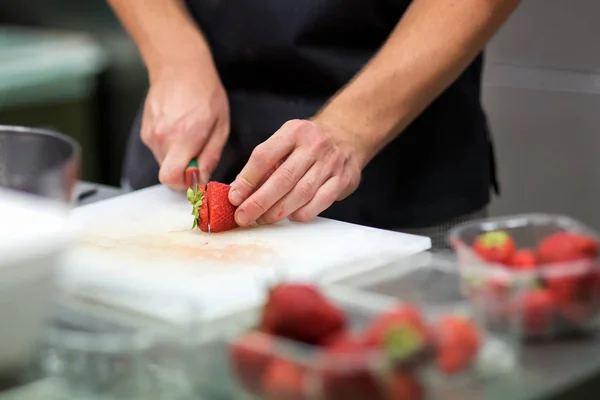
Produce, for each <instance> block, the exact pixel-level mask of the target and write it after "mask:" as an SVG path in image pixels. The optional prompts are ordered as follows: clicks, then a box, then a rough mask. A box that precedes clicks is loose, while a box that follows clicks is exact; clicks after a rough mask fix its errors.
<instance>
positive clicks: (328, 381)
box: [317, 335, 384, 400]
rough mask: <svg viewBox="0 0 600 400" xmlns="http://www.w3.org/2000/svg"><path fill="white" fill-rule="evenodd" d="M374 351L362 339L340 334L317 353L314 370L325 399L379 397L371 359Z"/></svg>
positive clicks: (379, 389)
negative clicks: (320, 353)
mask: <svg viewBox="0 0 600 400" xmlns="http://www.w3.org/2000/svg"><path fill="white" fill-rule="evenodd" d="M377 355H378V352H377V350H376V349H374V348H373V347H372V346H369V345H367V344H366V343H365V342H364V341H362V340H360V339H358V338H356V337H353V336H350V335H340V336H338V338H337V339H336V340H334V341H332V342H331V343H330V344H329V346H328V347H327V348H326V349H325V351H324V352H323V354H322V355H321V357H320V359H319V361H318V363H317V370H318V372H319V375H318V376H319V377H320V378H321V389H322V391H323V397H324V399H326V400H363V399H369V400H379V399H381V400H383V399H384V397H383V393H382V391H381V388H380V385H379V382H378V380H377V376H376V375H375V373H374V371H373V370H372V365H371V362H372V360H373V357H374V356H377Z"/></svg>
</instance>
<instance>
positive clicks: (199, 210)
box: [187, 185, 208, 232]
mask: <svg viewBox="0 0 600 400" xmlns="http://www.w3.org/2000/svg"><path fill="white" fill-rule="evenodd" d="M187 199H188V201H189V202H190V203H192V206H193V207H192V215H193V216H194V222H193V224H192V229H196V228H199V229H200V230H201V231H202V232H208V200H207V199H206V185H202V186H196V189H195V190H194V189H192V188H188V190H187Z"/></svg>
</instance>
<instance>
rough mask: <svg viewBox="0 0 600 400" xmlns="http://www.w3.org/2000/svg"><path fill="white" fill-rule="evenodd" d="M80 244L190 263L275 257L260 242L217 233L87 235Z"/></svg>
mask: <svg viewBox="0 0 600 400" xmlns="http://www.w3.org/2000/svg"><path fill="white" fill-rule="evenodd" d="M78 246H79V247H83V248H86V249H90V250H95V251H101V252H103V253H112V254H122V255H123V256H131V257H135V258H136V259H140V258H141V259H151V260H154V261H155V260H156V259H157V258H165V259H167V260H171V261H173V260H181V261H186V262H190V261H192V262H194V261H208V262H219V263H223V264H238V263H243V264H248V263H260V262H261V261H263V262H264V261H265V259H269V258H272V257H273V256H274V254H275V252H274V251H273V249H272V248H270V247H269V246H267V245H266V244H263V243H261V242H260V241H253V242H249V243H231V242H228V241H226V240H223V239H222V238H220V237H218V236H217V235H210V236H209V235H206V234H202V233H197V232H190V231H189V230H187V231H171V232H167V233H157V234H129V235H123V236H121V237H115V236H114V235H111V236H108V235H106V236H105V235H102V234H87V235H85V236H84V237H82V238H81V239H80V240H79V241H78Z"/></svg>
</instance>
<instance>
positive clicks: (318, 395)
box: [189, 288, 426, 400]
mask: <svg viewBox="0 0 600 400" xmlns="http://www.w3.org/2000/svg"><path fill="white" fill-rule="evenodd" d="M322 291H323V293H324V294H325V295H326V297H327V298H328V299H329V300H330V301H331V302H332V303H333V304H335V305H337V306H338V307H340V308H341V309H342V310H343V311H344V312H345V314H346V316H347V319H348V321H347V322H348V329H347V330H348V331H349V332H352V333H353V334H354V333H358V332H361V331H362V330H363V329H364V328H365V327H366V326H367V325H368V324H369V323H370V322H371V321H372V320H373V318H374V317H375V316H377V315H379V314H380V313H381V312H383V311H385V310H386V309H388V308H389V307H390V306H391V305H393V304H390V303H389V302H387V303H386V302H385V301H384V302H381V299H377V298H375V299H369V298H368V297H362V296H360V294H357V293H356V292H354V291H352V290H346V289H344V288H335V289H334V288H323V289H322ZM260 312H261V310H260V309H252V310H248V311H246V312H240V313H239V314H238V315H235V316H231V317H228V318H224V319H221V320H220V321H211V322H210V323H209V324H207V323H205V324H204V329H203V334H204V336H203V340H202V341H201V342H200V343H199V344H198V347H197V348H196V349H195V351H194V352H193V353H194V354H195V355H196V356H195V357H193V360H192V362H191V365H190V368H189V371H192V373H193V377H192V378H191V379H192V381H194V382H195V386H196V388H197V395H198V396H199V397H200V398H210V399H243V398H264V399H269V400H287V399H302V400H311V399H315V400H317V399H322V400H337V399H340V400H353V399H356V400H359V399H360V400H364V399H372V400H377V399H386V398H390V399H400V398H401V397H398V396H396V397H394V396H393V395H391V393H392V391H393V389H392V387H393V385H394V384H395V383H396V382H401V383H400V384H403V385H405V386H406V387H408V388H409V389H406V390H412V391H414V392H418V396H412V397H410V398H409V400H410V399H415V400H417V399H421V398H424V397H423V396H422V395H423V393H424V392H423V391H424V390H425V388H424V387H423V386H422V384H421V377H420V372H419V371H418V370H417V369H413V368H412V367H411V365H412V363H413V362H416V363H418V360H419V359H420V357H421V356H424V355H425V354H426V348H425V346H418V347H416V348H415V349H414V351H411V352H410V353H409V355H408V356H407V357H403V358H402V359H395V360H394V365H396V366H398V368H393V367H390V366H391V364H390V358H388V357H386V356H384V354H383V353H382V352H380V351H378V350H376V349H372V350H371V349H363V350H360V351H351V352H345V351H340V352H335V354H334V353H332V352H329V351H327V350H325V347H320V346H319V347H317V346H310V345H306V344H303V343H299V342H294V341H290V340H287V339H282V338H276V337H274V336H270V335H265V334H262V333H259V332H258V331H252V330H251V329H252V327H255V326H256V325H257V324H258V319H259V315H260ZM209 326H210V332H209V331H207V329H209ZM353 336H354V335H353ZM280 374H281V375H280ZM400 384H398V385H400ZM253 396H254V397H253ZM385 396H390V397H385Z"/></svg>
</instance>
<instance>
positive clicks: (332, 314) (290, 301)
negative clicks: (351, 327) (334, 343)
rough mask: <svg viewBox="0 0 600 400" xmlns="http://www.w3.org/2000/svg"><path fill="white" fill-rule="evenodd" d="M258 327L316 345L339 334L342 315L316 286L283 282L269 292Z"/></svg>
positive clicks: (344, 319)
mask: <svg viewBox="0 0 600 400" xmlns="http://www.w3.org/2000/svg"><path fill="white" fill-rule="evenodd" d="M260 326H261V330H263V331H264V332H269V333H271V334H273V335H276V336H281V337H284V338H287V339H291V340H296V341H299V342H304V343H307V344H313V345H317V344H320V343H322V342H323V341H326V340H328V339H329V338H331V337H332V336H335V335H337V334H339V333H341V332H342V331H343V330H344V328H345V326H346V316H345V315H344V313H343V312H342V310H341V309H339V308H338V307H336V306H335V305H334V304H332V303H331V302H330V301H329V300H328V299H327V298H326V297H325V296H324V295H323V294H322V293H321V292H320V291H319V289H318V288H317V287H316V286H313V285H309V284H300V283H283V284H280V285H278V286H276V287H275V288H273V289H272V290H271V291H270V293H269V297H268V299H267V303H266V305H265V307H264V309H263V312H262V318H261V323H260Z"/></svg>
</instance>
